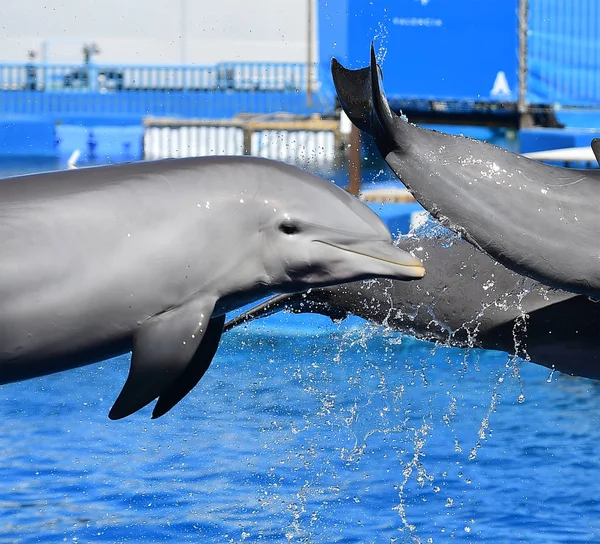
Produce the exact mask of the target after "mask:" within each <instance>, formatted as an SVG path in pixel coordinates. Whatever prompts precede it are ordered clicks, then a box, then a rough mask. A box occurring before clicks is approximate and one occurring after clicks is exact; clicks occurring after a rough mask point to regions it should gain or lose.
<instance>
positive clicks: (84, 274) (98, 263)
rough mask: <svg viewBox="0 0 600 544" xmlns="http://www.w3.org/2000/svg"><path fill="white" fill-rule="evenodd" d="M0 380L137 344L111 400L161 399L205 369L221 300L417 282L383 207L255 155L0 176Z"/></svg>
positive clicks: (165, 405) (171, 401)
mask: <svg viewBox="0 0 600 544" xmlns="http://www.w3.org/2000/svg"><path fill="white" fill-rule="evenodd" d="M0 241H1V248H2V259H1V260H0V383H8V382H13V381H18V380H25V379H28V378H33V377H36V376H41V375H44V374H49V373H53V372H58V371H62V370H66V369H70V368H74V367H78V366H81V365H85V364H89V363H92V362H97V361H100V360H103V359H106V358H108V357H112V356H115V355H118V354H122V353H126V352H127V351H132V352H133V354H132V359H131V368H130V371H129V376H128V378H127V381H126V383H125V385H124V387H123V390H122V391H121V393H120V395H119V397H118V398H117V400H116V402H115V404H114V406H113V407H112V409H111V410H110V414H109V417H110V418H111V419H119V418H122V417H125V416H127V415H129V414H131V413H133V412H135V411H137V410H139V409H140V408H142V407H144V406H145V405H147V404H148V403H150V402H151V401H152V400H154V399H156V398H158V402H157V404H156V406H155V408H154V412H153V417H158V416H160V415H162V414H164V413H166V412H167V411H168V410H170V409H171V408H172V407H173V406H174V405H175V404H176V403H177V402H179V400H181V399H182V398H183V397H184V396H185V395H186V394H187V393H188V392H189V391H190V390H191V389H192V388H193V387H194V386H195V385H196V383H197V382H198V380H200V378H201V377H202V376H203V374H204V372H205V371H206V369H207V368H208V366H209V364H210V362H211V360H212V358H213V355H214V353H215V351H216V349H217V346H218V343H219V340H220V337H221V333H222V329H223V323H224V321H225V313H226V312H229V311H231V310H233V309H236V308H239V307H241V306H242V305H244V304H247V303H249V302H252V301H255V300H259V299H260V298H262V297H264V296H268V295H270V294H275V293H281V292H295V291H300V290H305V289H306V288H308V287H310V286H326V285H332V284H335V283H338V282H344V281H352V280H357V279H360V278H369V277H376V276H383V277H391V278H401V279H414V278H420V277H422V276H423V273H424V271H423V267H422V264H421V262H420V261H419V260H418V259H416V258H415V257H413V256H411V255H410V254H408V253H406V252H404V251H402V250H400V249H397V248H396V247H394V246H393V244H392V243H391V236H390V233H389V231H388V229H387V228H386V226H385V224H384V223H383V222H382V221H381V219H380V218H379V217H378V216H377V215H376V214H375V213H374V212H372V211H371V210H370V209H369V208H368V207H367V206H366V205H364V204H363V203H361V202H360V201H358V200H357V199H355V198H353V197H351V196H350V195H348V194H347V193H346V192H345V191H343V190H341V189H339V188H337V187H335V186H334V185H333V184H332V183H330V182H327V181H325V180H323V179H321V178H318V177H316V176H313V175H312V174H310V173H308V172H304V171H302V170H300V169H298V168H296V167H293V166H288V165H284V164H282V163H278V162H275V161H268V160H265V159H256V158H249V157H238V158H231V157H229V158H227V157H225V158H223V157H220V158H216V157H213V158H193V159H176V160H166V161H156V162H145V163H137V164H124V165H116V166H103V167H95V168H86V169H79V170H69V171H64V172H53V173H45V174H36V175H28V176H22V177H15V178H9V179H6V180H2V181H0Z"/></svg>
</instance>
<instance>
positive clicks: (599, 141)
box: [592, 138, 600, 164]
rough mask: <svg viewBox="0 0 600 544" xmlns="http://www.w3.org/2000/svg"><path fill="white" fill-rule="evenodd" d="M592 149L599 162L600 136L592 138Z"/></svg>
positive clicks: (599, 162)
mask: <svg viewBox="0 0 600 544" xmlns="http://www.w3.org/2000/svg"><path fill="white" fill-rule="evenodd" d="M592 151H593V152H594V155H595V156H596V161H597V162H598V164H600V138H594V139H593V140H592Z"/></svg>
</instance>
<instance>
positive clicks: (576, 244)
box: [332, 48, 600, 296]
mask: <svg viewBox="0 0 600 544" xmlns="http://www.w3.org/2000/svg"><path fill="white" fill-rule="evenodd" d="M399 69H401V64H400V65H399ZM332 74H333V80H334V83H335V87H336V90H337V93H338V97H339V99H340V102H341V104H342V107H343V108H344V110H345V111H346V112H347V114H348V115H349V117H350V119H352V121H353V122H354V123H355V124H356V125H357V126H358V127H359V128H360V129H362V130H366V131H367V132H369V133H371V134H372V135H373V137H374V140H375V142H376V145H377V147H378V149H379V151H380V153H381V154H382V156H383V157H384V159H385V160H386V162H387V163H388V164H389V166H390V167H391V168H392V170H393V171H394V172H395V173H396V174H397V175H398V176H399V177H400V178H401V180H402V182H403V183H404V184H405V185H406V187H407V188H408V189H409V190H410V191H411V192H412V193H413V195H414V196H415V198H416V199H417V200H418V201H419V202H420V204H421V205H422V206H423V207H424V208H426V209H427V210H428V211H429V212H431V214H432V215H433V216H434V217H435V218H436V219H438V220H440V221H441V222H442V223H443V224H444V225H445V226H448V227H449V228H451V229H452V230H454V231H455V232H458V233H459V234H461V235H462V236H463V237H464V238H465V239H466V240H468V241H469V242H471V243H472V244H474V245H475V246H476V247H478V248H480V249H482V250H484V251H485V252H486V253H488V254H489V255H491V256H492V257H493V258H494V259H496V260H498V261H499V262H501V263H502V264H504V265H506V266H507V267H508V268H510V269H512V270H514V271H516V272H518V273H520V274H524V275H527V276H530V277H532V278H534V279H536V280H539V281H540V282H542V283H545V284H548V285H551V286H554V287H558V288H562V289H565V290H568V291H572V292H576V293H582V294H588V295H591V296H598V294H599V293H600V236H598V213H599V210H600V172H599V171H597V170H575V169H567V168H560V167H556V166H550V165H546V164H543V163H540V162H538V161H535V160H532V159H528V158H525V157H523V156H522V155H516V154H513V153H511V152H509V151H506V150H504V149H501V148H498V147H495V146H493V145H490V144H487V143H484V142H481V141H477V140H473V139H470V138H465V137H462V136H451V135H448V134H443V133H440V132H436V131H432V130H426V129H423V128H419V127H417V126H415V125H412V124H410V123H408V122H407V121H406V119H405V118H402V117H399V116H397V115H396V114H395V113H393V112H392V111H391V109H390V107H389V105H388V103H387V100H386V98H385V95H384V93H383V90H382V88H381V84H380V74H379V67H378V66H377V63H376V58H375V52H374V50H373V48H372V49H371V66H370V68H363V69H361V70H347V69H345V68H344V67H343V66H342V65H341V64H340V63H339V62H337V61H336V60H335V59H334V60H333V61H332ZM593 149H594V152H595V153H596V156H598V155H600V152H599V149H600V142H598V141H595V142H594V143H593Z"/></svg>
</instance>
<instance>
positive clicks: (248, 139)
mask: <svg viewBox="0 0 600 544" xmlns="http://www.w3.org/2000/svg"><path fill="white" fill-rule="evenodd" d="M243 134H244V136H243V142H244V155H252V128H250V127H249V126H248V125H246V126H244V127H243Z"/></svg>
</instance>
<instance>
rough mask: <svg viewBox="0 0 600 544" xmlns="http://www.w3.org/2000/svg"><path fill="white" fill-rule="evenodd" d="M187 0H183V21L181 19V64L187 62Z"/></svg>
mask: <svg viewBox="0 0 600 544" xmlns="http://www.w3.org/2000/svg"><path fill="white" fill-rule="evenodd" d="M185 3H186V0H181V21H180V32H181V64H185V54H186V43H185V19H186V9H185V8H186V6H185Z"/></svg>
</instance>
